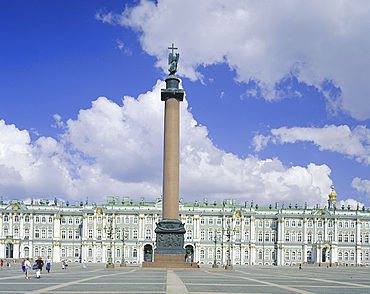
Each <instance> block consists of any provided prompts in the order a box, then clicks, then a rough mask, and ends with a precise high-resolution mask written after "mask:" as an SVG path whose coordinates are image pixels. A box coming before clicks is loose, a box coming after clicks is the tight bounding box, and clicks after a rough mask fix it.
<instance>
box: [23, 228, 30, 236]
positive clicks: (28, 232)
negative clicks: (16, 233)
mask: <svg viewBox="0 0 370 294" xmlns="http://www.w3.org/2000/svg"><path fill="white" fill-rule="evenodd" d="M24 236H25V237H29V236H30V230H29V229H24Z"/></svg>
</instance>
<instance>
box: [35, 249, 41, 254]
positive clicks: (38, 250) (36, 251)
mask: <svg viewBox="0 0 370 294" xmlns="http://www.w3.org/2000/svg"><path fill="white" fill-rule="evenodd" d="M39 255H40V249H39V248H38V247H36V248H35V256H39Z"/></svg>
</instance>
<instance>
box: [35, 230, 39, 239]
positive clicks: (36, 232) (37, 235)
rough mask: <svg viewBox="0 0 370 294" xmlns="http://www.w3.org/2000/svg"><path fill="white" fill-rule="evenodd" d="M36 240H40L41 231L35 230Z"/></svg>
mask: <svg viewBox="0 0 370 294" xmlns="http://www.w3.org/2000/svg"><path fill="white" fill-rule="evenodd" d="M35 238H36V239H37V238H40V230H39V229H36V230H35Z"/></svg>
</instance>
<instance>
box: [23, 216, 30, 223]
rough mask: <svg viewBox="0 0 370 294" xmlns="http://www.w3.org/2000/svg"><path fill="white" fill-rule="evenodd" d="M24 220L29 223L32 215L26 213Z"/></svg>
mask: <svg viewBox="0 0 370 294" xmlns="http://www.w3.org/2000/svg"><path fill="white" fill-rule="evenodd" d="M24 221H25V222H26V223H29V222H30V216H29V215H26V216H25V217H24Z"/></svg>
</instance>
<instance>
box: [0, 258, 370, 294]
mask: <svg viewBox="0 0 370 294" xmlns="http://www.w3.org/2000/svg"><path fill="white" fill-rule="evenodd" d="M369 274H370V268H354V267H346V268H339V269H336V268H322V267H321V268H318V267H303V268H302V269H301V270H299V269H298V268H295V267H267V266H266V267H262V266H254V267H249V266H247V267H234V271H225V270H222V269H219V270H212V269H211V268H201V269H200V270H197V269H190V270H178V269H144V268H140V267H126V268H119V267H117V268H115V269H106V268H105V265H104V264H89V265H88V267H87V268H86V269H83V268H82V266H81V264H70V266H69V267H68V269H67V270H62V269H61V265H60V264H54V265H53V266H52V271H51V273H50V274H48V273H46V272H45V271H43V272H42V277H41V279H36V277H35V272H34V271H31V275H30V279H28V280H26V279H25V276H24V274H23V272H22V271H21V269H20V265H19V264H16V265H13V267H12V268H11V269H10V270H8V269H6V268H3V269H2V270H0V293H32V294H36V293H37V294H42V293H60V294H62V293H68V294H71V293H84V294H87V293H164V294H173V293H176V294H179V293H191V294H209V293H217V294H218V293H223V294H224V293H302V294H309V293H336V294H341V293H346V294H347V293H370V280H369Z"/></svg>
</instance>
